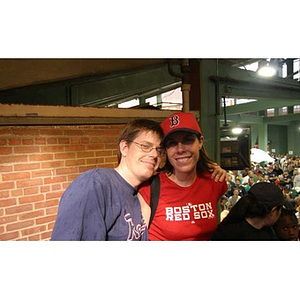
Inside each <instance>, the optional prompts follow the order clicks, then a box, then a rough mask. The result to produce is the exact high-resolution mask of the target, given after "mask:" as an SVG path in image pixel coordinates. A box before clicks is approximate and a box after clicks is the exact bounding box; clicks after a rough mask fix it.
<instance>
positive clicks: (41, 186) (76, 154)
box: [0, 125, 123, 241]
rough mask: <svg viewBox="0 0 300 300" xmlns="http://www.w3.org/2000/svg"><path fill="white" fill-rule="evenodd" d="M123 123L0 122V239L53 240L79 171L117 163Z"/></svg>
mask: <svg viewBox="0 0 300 300" xmlns="http://www.w3.org/2000/svg"><path fill="white" fill-rule="evenodd" d="M121 128H123V125H80V126H2V127H0V241H7V240H25V241H27V240H49V239H50V236H51V232H52V229H53V226H54V222H55V219H56V213H57V209H58V203H59V199H60V197H61V195H62V193H63V192H64V190H65V189H66V188H67V187H68V185H69V184H70V182H71V181H73V180H74V179H75V178H76V177H77V176H78V175H79V174H80V173H82V172H84V171H86V170H88V169H92V168H98V167H115V166H116V164H117V155H116V154H117V151H116V143H117V138H118V135H119V132H120V130H121Z"/></svg>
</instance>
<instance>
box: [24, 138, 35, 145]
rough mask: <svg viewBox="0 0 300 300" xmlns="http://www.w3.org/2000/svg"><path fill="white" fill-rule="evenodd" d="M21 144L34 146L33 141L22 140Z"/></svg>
mask: <svg viewBox="0 0 300 300" xmlns="http://www.w3.org/2000/svg"><path fill="white" fill-rule="evenodd" d="M22 144H23V145H33V144H34V140H33V139H23V140H22Z"/></svg>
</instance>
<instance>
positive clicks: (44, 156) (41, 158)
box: [28, 154, 53, 161]
mask: <svg viewBox="0 0 300 300" xmlns="http://www.w3.org/2000/svg"><path fill="white" fill-rule="evenodd" d="M28 158H29V161H46V160H53V154H33V155H29V156H28Z"/></svg>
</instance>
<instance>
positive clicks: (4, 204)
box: [0, 198, 17, 207]
mask: <svg viewBox="0 0 300 300" xmlns="http://www.w3.org/2000/svg"><path fill="white" fill-rule="evenodd" d="M16 204H17V199H16V198H10V199H1V201H0V207H8V206H13V205H16Z"/></svg>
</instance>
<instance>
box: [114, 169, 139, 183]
mask: <svg viewBox="0 0 300 300" xmlns="http://www.w3.org/2000/svg"><path fill="white" fill-rule="evenodd" d="M115 170H116V171H117V172H118V173H119V174H120V175H121V176H122V177H123V179H124V180H126V181H127V182H128V183H129V184H130V185H131V186H132V187H133V188H134V189H137V188H138V186H139V185H140V184H141V181H139V180H137V179H136V178H134V176H132V174H130V172H128V169H126V168H124V167H122V166H121V165H119V166H117V167H116V168H115Z"/></svg>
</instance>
